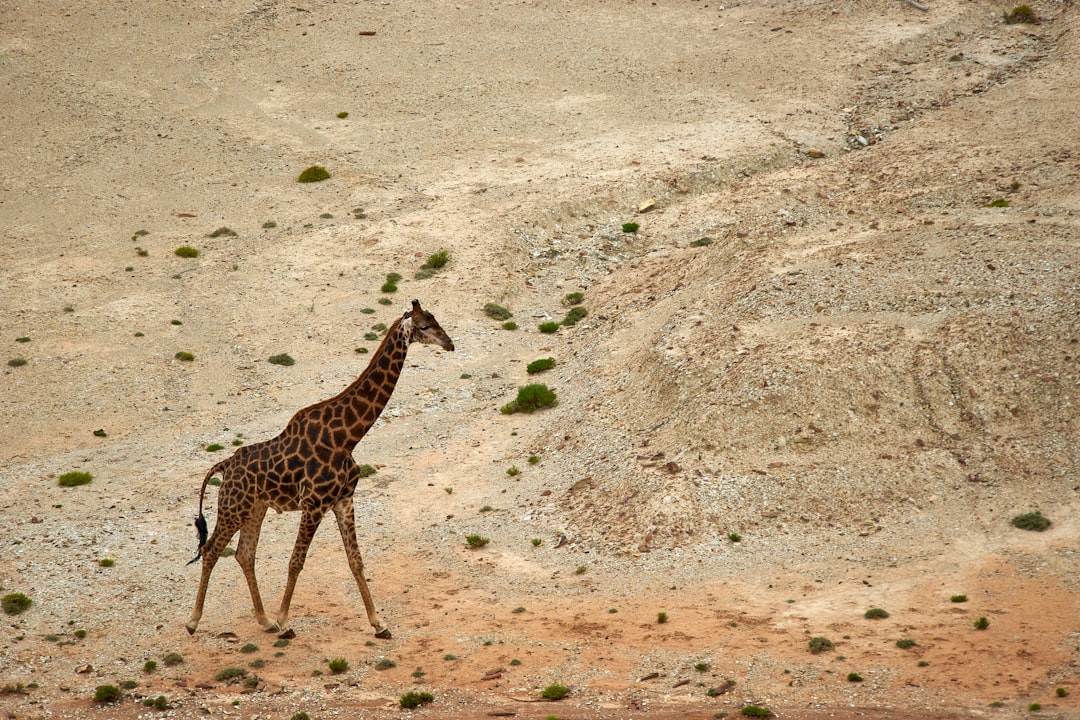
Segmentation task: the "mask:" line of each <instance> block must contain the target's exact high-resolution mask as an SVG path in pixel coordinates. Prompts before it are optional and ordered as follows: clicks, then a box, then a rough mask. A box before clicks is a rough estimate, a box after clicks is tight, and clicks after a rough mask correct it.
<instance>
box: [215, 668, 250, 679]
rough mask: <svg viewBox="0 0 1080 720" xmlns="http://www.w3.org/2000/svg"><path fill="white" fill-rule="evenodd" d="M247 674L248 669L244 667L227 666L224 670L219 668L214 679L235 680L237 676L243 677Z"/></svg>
mask: <svg viewBox="0 0 1080 720" xmlns="http://www.w3.org/2000/svg"><path fill="white" fill-rule="evenodd" d="M245 675H247V670H245V669H244V668H240V667H227V668H225V669H223V670H218V671H217V674H216V675H214V679H215V680H219V681H221V682H228V681H230V680H235V679H237V678H242V677H244V676H245Z"/></svg>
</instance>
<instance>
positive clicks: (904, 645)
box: [896, 638, 918, 650]
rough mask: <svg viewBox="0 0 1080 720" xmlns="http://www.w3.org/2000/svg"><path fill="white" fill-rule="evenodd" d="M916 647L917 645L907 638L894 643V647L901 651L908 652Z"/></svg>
mask: <svg viewBox="0 0 1080 720" xmlns="http://www.w3.org/2000/svg"><path fill="white" fill-rule="evenodd" d="M916 645H918V643H917V642H915V641H914V640H911V639H909V638H901V639H900V640H897V641H896V647H898V648H900V649H901V650H910V649H911V648H913V647H915V646H916Z"/></svg>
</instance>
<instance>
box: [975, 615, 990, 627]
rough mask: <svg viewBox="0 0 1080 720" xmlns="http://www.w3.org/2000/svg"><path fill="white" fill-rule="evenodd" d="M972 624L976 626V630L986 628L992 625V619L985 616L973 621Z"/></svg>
mask: <svg viewBox="0 0 1080 720" xmlns="http://www.w3.org/2000/svg"><path fill="white" fill-rule="evenodd" d="M972 625H974V626H975V629H976V630H985V629H986V628H988V627H990V621H989V620H987V619H986V618H985V617H981V618H979V619H978V620H976V621H975V622H974V623H972Z"/></svg>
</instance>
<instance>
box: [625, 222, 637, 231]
mask: <svg viewBox="0 0 1080 720" xmlns="http://www.w3.org/2000/svg"><path fill="white" fill-rule="evenodd" d="M640 227H641V226H640V225H638V224H637V223H636V222H628V223H623V224H622V231H623V232H624V233H636V232H637V231H638V229H639V228H640Z"/></svg>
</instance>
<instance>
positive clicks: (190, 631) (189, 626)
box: [184, 623, 196, 635]
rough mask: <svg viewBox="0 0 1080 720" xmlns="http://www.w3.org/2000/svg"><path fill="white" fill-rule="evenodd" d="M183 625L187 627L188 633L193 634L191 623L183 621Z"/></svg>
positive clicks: (193, 627)
mask: <svg viewBox="0 0 1080 720" xmlns="http://www.w3.org/2000/svg"><path fill="white" fill-rule="evenodd" d="M184 627H185V628H186V629H187V632H188V635H194V634H195V627H196V626H195V625H192V624H191V623H185V624H184Z"/></svg>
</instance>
